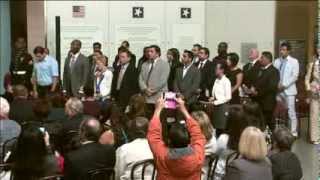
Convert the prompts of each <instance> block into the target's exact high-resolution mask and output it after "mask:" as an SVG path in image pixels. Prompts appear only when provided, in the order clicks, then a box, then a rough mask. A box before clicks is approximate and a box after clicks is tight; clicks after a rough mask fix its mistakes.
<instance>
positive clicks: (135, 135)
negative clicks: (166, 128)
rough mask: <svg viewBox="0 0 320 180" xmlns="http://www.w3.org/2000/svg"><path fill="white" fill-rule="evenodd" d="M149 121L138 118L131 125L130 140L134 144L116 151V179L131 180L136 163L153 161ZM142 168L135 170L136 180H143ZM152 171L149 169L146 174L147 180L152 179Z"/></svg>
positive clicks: (128, 144) (123, 146) (126, 145)
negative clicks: (148, 131)
mask: <svg viewBox="0 0 320 180" xmlns="http://www.w3.org/2000/svg"><path fill="white" fill-rule="evenodd" d="M148 123H149V121H148V119H147V118H144V117H136V118H135V119H133V120H132V121H131V123H130V126H129V129H130V134H129V135H130V139H133V141H132V142H130V143H127V144H124V145H122V146H120V147H119V148H118V149H117V151H116V166H115V171H116V179H121V180H130V179H131V178H130V175H131V170H132V167H133V165H134V164H135V163H137V162H140V161H143V160H146V159H153V155H152V152H151V150H150V147H149V144H148V141H147V138H146V135H147V130H148ZM141 174H142V166H141V167H139V168H137V169H136V170H135V174H134V179H141ZM151 175H152V170H151V171H150V172H149V171H148V168H147V169H146V172H145V176H144V177H145V179H150V178H151Z"/></svg>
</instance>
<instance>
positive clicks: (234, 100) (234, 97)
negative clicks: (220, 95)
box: [226, 68, 242, 104]
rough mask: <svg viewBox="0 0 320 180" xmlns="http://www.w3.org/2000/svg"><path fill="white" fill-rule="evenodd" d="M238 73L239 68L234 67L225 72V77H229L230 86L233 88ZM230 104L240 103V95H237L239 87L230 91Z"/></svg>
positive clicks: (240, 71)
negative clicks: (234, 68)
mask: <svg viewBox="0 0 320 180" xmlns="http://www.w3.org/2000/svg"><path fill="white" fill-rule="evenodd" d="M239 73H242V70H241V69H239V68H238V69H236V70H230V71H228V72H227V74H226V75H227V77H228V78H229V80H230V82H231V87H232V88H233V87H234V86H235V85H236V84H237V75H238V74H239ZM230 104H240V95H239V89H237V90H236V91H234V92H233V93H232V99H231V101H230Z"/></svg>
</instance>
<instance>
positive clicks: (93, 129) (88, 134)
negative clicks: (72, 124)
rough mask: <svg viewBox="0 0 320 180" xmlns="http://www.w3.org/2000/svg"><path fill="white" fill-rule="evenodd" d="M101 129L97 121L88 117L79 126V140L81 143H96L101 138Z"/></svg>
mask: <svg viewBox="0 0 320 180" xmlns="http://www.w3.org/2000/svg"><path fill="white" fill-rule="evenodd" d="M101 133H102V128H101V124H100V122H99V121H98V120H96V119H95V118H93V117H89V118H88V119H86V120H84V121H83V122H82V123H81V125H80V138H81V141H82V142H85V141H94V142H97V141H98V140H99V138H100V136H101Z"/></svg>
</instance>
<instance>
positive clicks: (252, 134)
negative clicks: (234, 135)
mask: <svg viewBox="0 0 320 180" xmlns="http://www.w3.org/2000/svg"><path fill="white" fill-rule="evenodd" d="M239 153H240V154H241V155H242V156H244V157H245V158H247V159H250V160H263V159H264V158H265V157H266V155H267V143H266V140H265V136H264V134H263V133H262V132H261V130H260V129H258V128H256V127H252V126H250V127H247V128H246V129H245V130H244V131H243V132H242V134H241V137H240V142H239Z"/></svg>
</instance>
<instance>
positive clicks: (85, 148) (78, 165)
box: [65, 118, 115, 180]
mask: <svg viewBox="0 0 320 180" xmlns="http://www.w3.org/2000/svg"><path fill="white" fill-rule="evenodd" d="M101 133H102V127H101V124H100V122H99V121H98V120H96V119H94V118H88V119H86V120H84V121H83V122H82V123H81V125H80V142H81V146H80V148H79V149H77V150H75V151H72V152H70V153H68V154H67V155H66V156H65V179H66V180H87V179H89V177H88V172H89V171H91V170H96V169H101V168H110V169H113V167H114V165H115V150H114V148H113V147H112V146H111V145H102V144H100V143H99V142H98V141H99V138H100V135H101Z"/></svg>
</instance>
